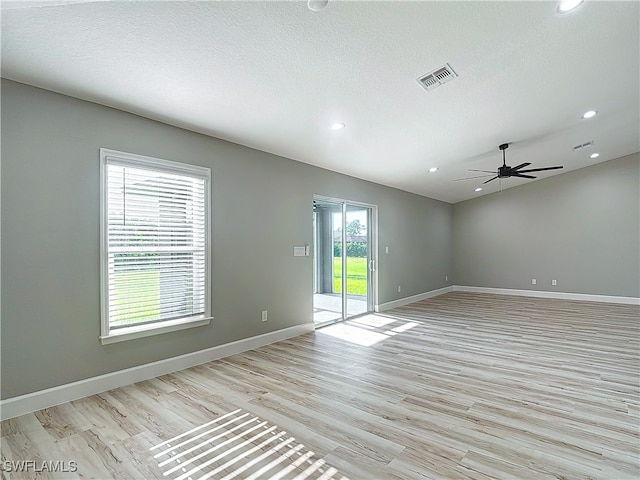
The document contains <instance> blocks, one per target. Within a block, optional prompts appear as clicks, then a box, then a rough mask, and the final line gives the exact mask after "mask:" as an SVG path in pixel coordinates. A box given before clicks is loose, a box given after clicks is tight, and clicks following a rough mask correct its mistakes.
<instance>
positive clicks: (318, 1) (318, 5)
mask: <svg viewBox="0 0 640 480" xmlns="http://www.w3.org/2000/svg"><path fill="white" fill-rule="evenodd" d="M327 3H329V0H309V1H308V2H307V7H308V8H309V10H311V11H312V12H319V11H320V10H322V9H323V8H324V7H326V6H327Z"/></svg>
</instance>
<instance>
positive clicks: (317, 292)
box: [313, 199, 344, 325]
mask: <svg viewBox="0 0 640 480" xmlns="http://www.w3.org/2000/svg"><path fill="white" fill-rule="evenodd" d="M342 210H343V205H342V203H339V202H330V201H326V200H318V199H316V200H314V202H313V213H314V244H315V248H314V267H315V268H314V294H313V321H314V323H316V324H317V325H323V324H327V323H333V322H336V321H339V320H342V319H343V318H344V315H343V311H344V301H343V298H342V291H343V278H342V271H343V270H342V250H343V249H342V223H343V222H342V219H343V212H342Z"/></svg>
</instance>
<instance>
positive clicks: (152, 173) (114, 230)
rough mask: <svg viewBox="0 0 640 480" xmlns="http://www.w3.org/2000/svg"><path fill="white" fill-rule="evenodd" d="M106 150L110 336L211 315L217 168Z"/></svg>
mask: <svg viewBox="0 0 640 480" xmlns="http://www.w3.org/2000/svg"><path fill="white" fill-rule="evenodd" d="M103 157H104V158H103V182H104V184H103V189H104V192H103V201H104V202H105V204H106V205H103V208H104V211H103V215H105V218H104V219H103V229H104V230H105V231H104V232H103V235H104V242H105V245H104V247H103V248H104V252H103V258H104V265H103V268H104V270H105V272H104V273H105V274H106V275H103V277H106V278H103V282H104V284H103V293H106V298H105V299H104V300H103V317H106V318H103V336H104V335H105V333H106V335H107V336H108V335H110V334H114V333H115V334H117V333H118V331H125V330H127V329H129V330H130V329H131V327H141V326H148V327H147V328H154V327H155V326H161V325H164V324H165V323H167V322H175V321H184V320H188V319H201V318H205V317H208V316H209V312H208V296H209V295H208V269H207V263H208V254H207V250H208V249H207V245H208V223H207V222H208V218H207V212H208V197H209V195H208V184H209V169H205V168H202V167H193V166H188V165H183V164H179V163H176V162H169V161H166V160H159V159H151V158H149V157H139V156H134V155H129V154H117V153H107V154H105V155H103ZM105 329H106V330H107V331H106V332H105Z"/></svg>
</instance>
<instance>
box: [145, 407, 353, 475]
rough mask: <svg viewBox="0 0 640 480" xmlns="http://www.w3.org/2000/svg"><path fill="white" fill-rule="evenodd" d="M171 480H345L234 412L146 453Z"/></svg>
mask: <svg viewBox="0 0 640 480" xmlns="http://www.w3.org/2000/svg"><path fill="white" fill-rule="evenodd" d="M150 451H151V453H152V455H153V457H154V458H155V459H156V460H157V461H158V466H159V467H160V468H161V469H162V470H163V475H164V476H165V477H167V478H171V479H173V480H206V479H210V478H214V479H220V480H232V479H246V480H256V479H260V478H269V479H271V480H279V479H286V480H303V479H323V480H331V479H334V480H348V479H347V477H345V476H343V475H342V474H340V472H338V471H337V470H336V469H335V468H333V467H331V466H329V465H327V464H326V463H325V461H324V460H323V459H321V458H317V457H316V456H315V454H314V452H312V451H310V450H307V449H306V448H305V446H304V445H303V444H301V443H299V442H298V441H297V440H296V439H295V438H294V437H292V436H291V435H289V434H288V433H287V432H286V431H284V430H281V429H279V428H278V426H277V425H272V424H270V423H269V422H267V421H265V420H262V419H260V418H258V417H256V416H255V415H253V414H251V413H249V412H244V411H243V410H242V409H237V410H234V411H232V412H229V413H227V414H225V415H222V416H220V417H218V418H216V419H215V420H212V421H211V422H207V423H205V424H203V425H199V426H197V427H195V428H193V429H191V430H189V431H186V432H184V433H181V434H180V435H177V436H175V437H173V438H172V439H170V440H166V441H164V442H162V443H159V444H158V445H155V446H153V447H152V448H151V449H150Z"/></svg>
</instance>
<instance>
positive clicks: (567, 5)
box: [558, 0, 584, 13]
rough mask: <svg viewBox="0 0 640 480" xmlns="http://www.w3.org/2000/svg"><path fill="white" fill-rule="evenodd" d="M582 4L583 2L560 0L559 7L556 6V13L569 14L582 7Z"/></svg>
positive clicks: (578, 0)
mask: <svg viewBox="0 0 640 480" xmlns="http://www.w3.org/2000/svg"><path fill="white" fill-rule="evenodd" d="M582 2H584V0H561V2H560V5H558V13H567V12H570V11H571V10H573V9H574V8H578V7H579V6H580V5H582Z"/></svg>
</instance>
